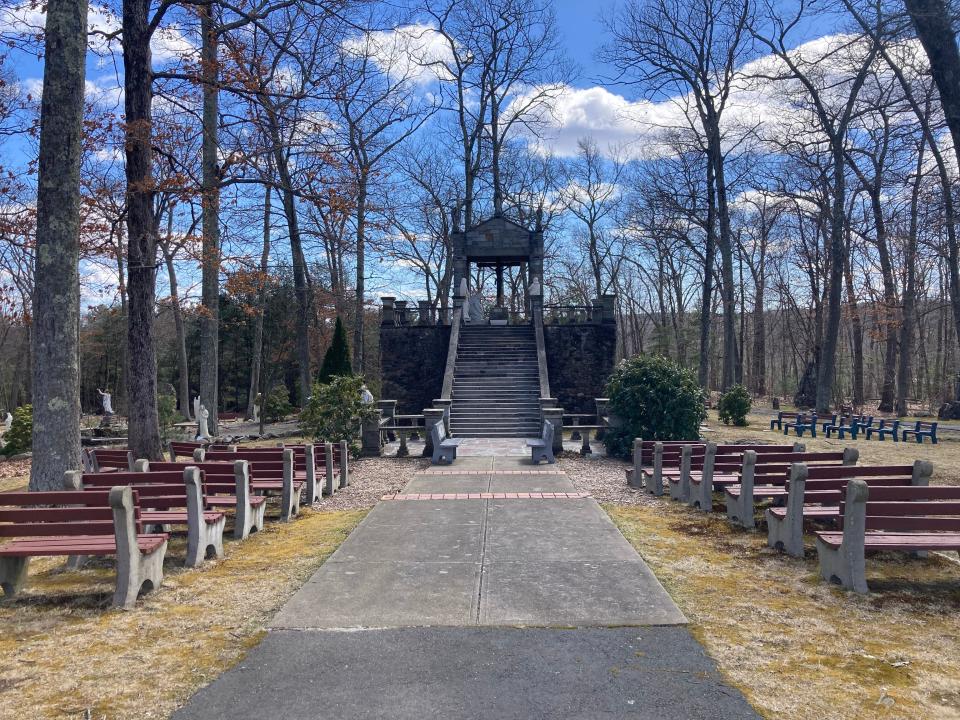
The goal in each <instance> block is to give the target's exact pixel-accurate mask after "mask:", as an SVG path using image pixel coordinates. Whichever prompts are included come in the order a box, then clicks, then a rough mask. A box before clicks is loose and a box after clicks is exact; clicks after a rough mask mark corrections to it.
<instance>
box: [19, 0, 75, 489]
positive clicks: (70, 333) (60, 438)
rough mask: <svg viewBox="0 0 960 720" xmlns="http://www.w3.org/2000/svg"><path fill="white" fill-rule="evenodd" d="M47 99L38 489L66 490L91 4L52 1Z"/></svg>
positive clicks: (40, 232)
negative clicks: (85, 88) (88, 26)
mask: <svg viewBox="0 0 960 720" xmlns="http://www.w3.org/2000/svg"><path fill="white" fill-rule="evenodd" d="M44 52H45V55H44V57H45V63H44V67H43V96H42V97H41V100H40V166H39V176H38V179H37V247H36V254H35V260H34V291H33V300H32V304H33V317H34V331H33V463H32V464H31V467H30V489H31V490H60V489H61V488H62V487H63V473H64V472H66V471H67V470H78V469H79V468H80V362H79V357H80V354H79V351H80V343H79V334H78V330H79V322H80V274H79V270H78V263H79V258H80V154H81V132H82V127H83V108H84V102H83V90H84V81H85V77H86V57H87V3H86V2H85V0H49V2H48V3H47V19H46V36H45V42H44Z"/></svg>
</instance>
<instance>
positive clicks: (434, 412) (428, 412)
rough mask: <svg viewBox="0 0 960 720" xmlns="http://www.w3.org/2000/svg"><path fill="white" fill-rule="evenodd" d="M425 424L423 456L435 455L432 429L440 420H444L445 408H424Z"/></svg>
mask: <svg viewBox="0 0 960 720" xmlns="http://www.w3.org/2000/svg"><path fill="white" fill-rule="evenodd" d="M423 421H424V422H423V425H424V435H425V438H424V440H425V442H424V445H423V456H424V457H432V456H433V438H432V437H431V436H430V431H431V430H433V426H434V425H436V424H437V423H438V422H443V410H442V409H441V408H424V410H423Z"/></svg>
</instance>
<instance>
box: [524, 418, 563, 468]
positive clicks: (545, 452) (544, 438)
mask: <svg viewBox="0 0 960 720" xmlns="http://www.w3.org/2000/svg"><path fill="white" fill-rule="evenodd" d="M553 433H554V428H553V423H552V422H550V421H549V420H545V421H544V423H543V433H542V434H541V435H540V437H539V438H534V439H533V440H527V447H528V448H530V462H532V463H533V464H534V465H539V464H540V461H541V460H546V461H547V462H548V463H550V464H551V465H552V464H553V463H555V462H556V461H557V459H556V458H555V457H554V456H553Z"/></svg>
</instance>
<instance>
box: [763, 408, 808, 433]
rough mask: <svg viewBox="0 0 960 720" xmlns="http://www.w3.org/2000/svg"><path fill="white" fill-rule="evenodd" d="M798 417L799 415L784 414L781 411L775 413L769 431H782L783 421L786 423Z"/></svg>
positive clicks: (793, 413)
mask: <svg viewBox="0 0 960 720" xmlns="http://www.w3.org/2000/svg"><path fill="white" fill-rule="evenodd" d="M799 415H801V413H795V412H784V411H783V410H781V411H780V412H778V413H777V416H776V417H775V418H774V419H773V420H771V421H770V429H771V430H773V429H774V428H776V429H777V430H783V423H784V421H785V420H786V421H790V420H796V419H797V417H798V416H799Z"/></svg>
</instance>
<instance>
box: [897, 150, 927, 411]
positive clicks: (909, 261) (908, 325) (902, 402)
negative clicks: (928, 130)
mask: <svg viewBox="0 0 960 720" xmlns="http://www.w3.org/2000/svg"><path fill="white" fill-rule="evenodd" d="M925 147H926V143H925V142H921V143H920V148H919V150H918V152H917V165H916V179H915V180H914V183H913V188H912V191H911V193H910V231H909V235H908V236H907V244H906V247H905V248H904V253H903V263H904V269H905V274H906V278H905V280H904V284H903V309H902V311H901V318H900V362H899V364H898V365H897V399H896V404H895V410H896V412H897V416H898V417H904V416H906V415H907V414H908V413H907V398H908V397H909V396H910V374H911V373H910V371H911V364H912V361H913V358H912V353H913V338H914V332H913V326H914V323H916V320H917V318H916V292H917V269H916V266H915V265H916V257H917V237H918V233H919V225H920V223H919V219H918V218H919V204H920V189H921V185H922V183H923V164H924V149H925Z"/></svg>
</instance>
